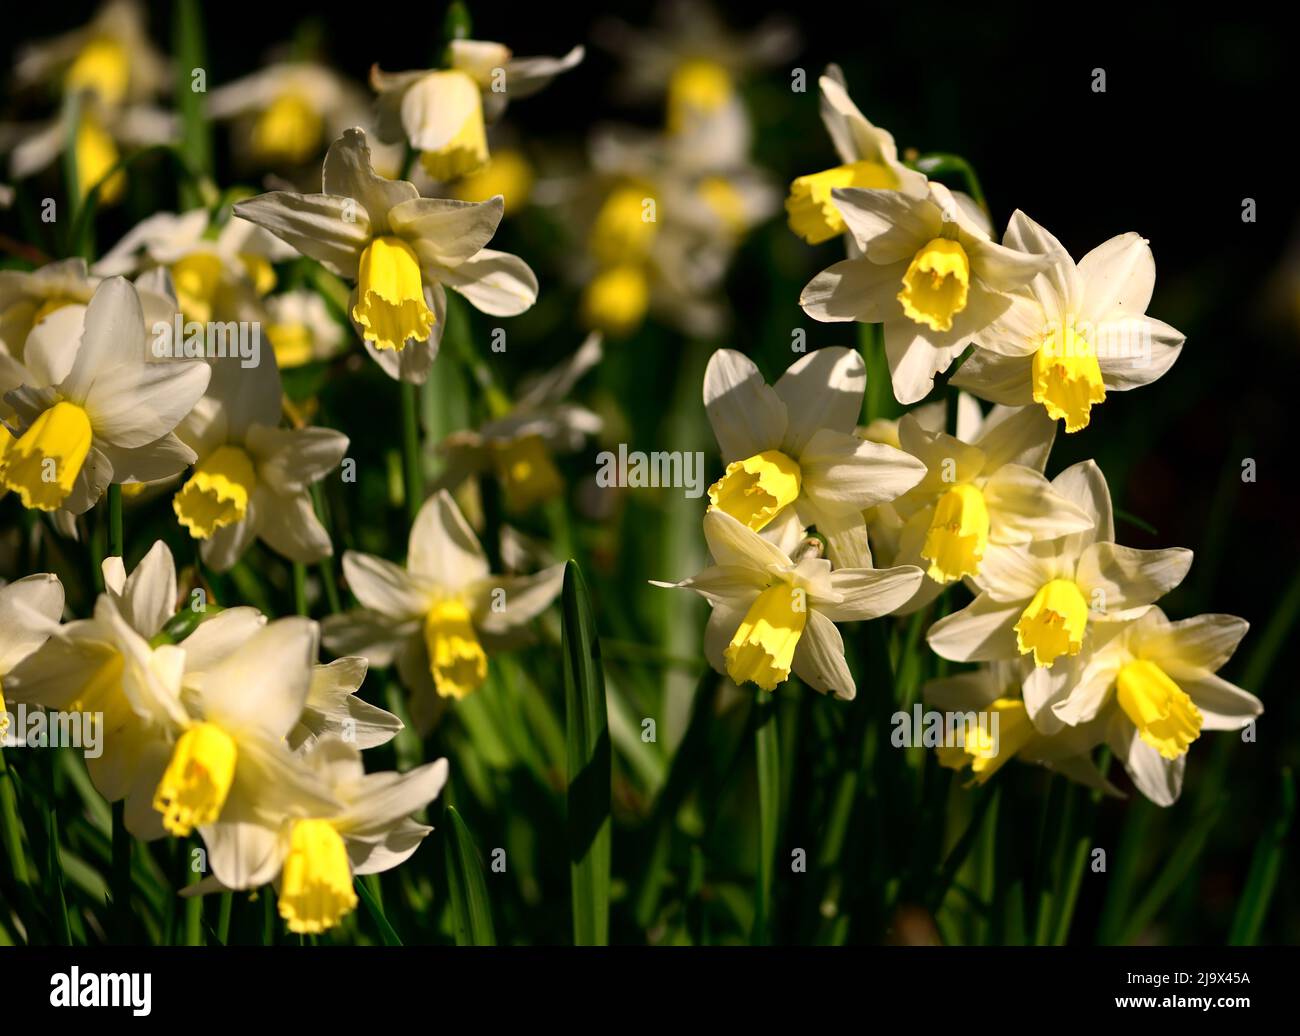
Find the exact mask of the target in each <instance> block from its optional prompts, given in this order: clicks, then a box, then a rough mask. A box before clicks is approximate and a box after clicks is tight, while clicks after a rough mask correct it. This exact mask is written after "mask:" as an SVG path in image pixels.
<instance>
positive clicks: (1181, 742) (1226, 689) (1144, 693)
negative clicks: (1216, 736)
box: [1026, 607, 1264, 806]
mask: <svg viewBox="0 0 1300 1036" xmlns="http://www.w3.org/2000/svg"><path fill="white" fill-rule="evenodd" d="M1247 628H1248V627H1247V624H1246V621H1245V620H1244V619H1239V618H1237V617H1235V616H1232V615H1198V616H1196V617H1194V618H1191V619H1183V620H1181V621H1179V622H1170V621H1169V619H1168V618H1166V616H1165V614H1164V612H1163V611H1161V610H1160V609H1159V608H1154V607H1153V608H1151V609H1150V610H1149V611H1147V612H1146V613H1145V614H1144V615H1142V616H1140V617H1138V618H1137V619H1134V620H1132V621H1128V622H1116V623H1106V624H1104V627H1103V629H1101V630H1099V632H1098V634H1097V637H1096V640H1097V642H1098V643H1097V646H1095V648H1094V650H1093V651H1092V652H1091V653H1090V654H1089V656H1088V658H1087V660H1086V661H1085V662H1084V663H1083V664H1082V665H1080V666H1079V667H1077V669H1076V672H1075V678H1074V679H1073V680H1071V681H1069V682H1067V683H1065V684H1063V685H1060V686H1056V687H1043V688H1042V689H1041V693H1040V694H1038V695H1037V696H1035V697H1034V698H1032V699H1031V698H1030V697H1029V696H1028V695H1027V697H1026V700H1027V703H1029V704H1031V706H1032V707H1033V708H1034V710H1035V713H1036V715H1037V721H1038V722H1039V723H1040V725H1048V726H1051V727H1054V728H1055V727H1059V726H1061V725H1062V724H1064V725H1066V729H1069V728H1071V727H1076V726H1078V727H1085V726H1091V727H1093V728H1096V729H1097V731H1098V733H1097V738H1098V739H1100V738H1102V737H1104V738H1105V741H1106V743H1107V744H1109V745H1110V747H1111V749H1112V750H1113V751H1114V752H1115V754H1116V756H1117V757H1118V758H1119V759H1120V760H1122V761H1123V763H1124V768H1125V770H1127V771H1128V775H1129V777H1131V778H1132V780H1133V783H1134V784H1136V785H1137V786H1138V789H1139V790H1140V791H1141V792H1142V794H1143V795H1145V796H1146V797H1147V798H1149V799H1150V800H1151V801H1152V802H1154V803H1156V804H1157V805H1160V806H1168V805H1171V804H1172V803H1173V802H1175V801H1176V800H1177V798H1178V794H1179V792H1180V791H1181V789H1182V783H1183V769H1184V766H1185V765H1186V762H1187V752H1188V749H1189V748H1190V746H1191V744H1192V742H1193V741H1196V740H1197V739H1198V738H1199V737H1200V736H1201V734H1202V732H1203V731H1206V730H1240V729H1241V728H1242V727H1245V726H1247V725H1248V724H1250V723H1251V722H1252V721H1253V720H1254V719H1255V717H1256V716H1258V715H1260V714H1261V713H1262V712H1263V711H1264V706H1263V705H1262V704H1261V703H1260V701H1259V699H1258V698H1256V697H1255V696H1254V695H1253V694H1250V693H1249V692H1247V691H1244V690H1242V689H1241V688H1240V687H1237V686H1236V685H1235V684H1231V683H1229V682H1228V681H1227V680H1224V679H1222V678H1221V677H1219V676H1216V675H1215V674H1216V673H1217V672H1218V670H1219V669H1221V668H1222V667H1223V666H1224V665H1226V664H1227V662H1228V659H1230V658H1231V657H1232V654H1233V652H1234V651H1235V650H1236V649H1237V644H1238V643H1240V641H1241V638H1242V637H1244V636H1245V635H1246V630H1247Z"/></svg>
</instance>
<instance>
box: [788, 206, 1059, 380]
mask: <svg viewBox="0 0 1300 1036" xmlns="http://www.w3.org/2000/svg"><path fill="white" fill-rule="evenodd" d="M831 198H832V200H833V201H834V203H835V206H836V208H837V209H838V210H839V212H840V215H841V216H843V218H844V222H845V225H846V226H847V227H848V229H849V232H850V233H851V234H852V235H853V241H854V244H855V246H856V247H857V249H858V250H859V251H860V252H861V256H859V257H854V258H850V259H845V260H843V261H842V262H839V263H836V264H835V265H834V266H831V267H829V268H828V269H826V270H823V271H822V272H821V273H819V274H818V275H817V276H816V277H814V278H813V279H812V281H810V282H809V284H808V286H807V287H805V288H804V290H803V294H802V295H800V297H799V305H801V306H802V307H803V310H804V312H805V313H807V314H808V315H809V316H810V317H813V318H814V319H816V320H829V321H836V320H857V321H861V322H864V323H883V324H884V325H885V353H886V356H887V357H888V360H889V372H890V376H891V378H892V379H893V383H894V396H895V397H896V398H897V399H898V401H899V402H900V403H904V404H910V403H915V402H917V401H918V400H920V399H921V398H922V397H924V396H925V395H926V393H928V392H929V391H930V389H931V388H932V387H933V385H934V376H935V374H936V373H938V372H940V371H945V370H947V369H948V366H949V364H951V363H952V361H953V360H954V359H956V357H957V355H958V354H959V353H960V352H961V351H962V349H964V348H965V346H966V344H967V343H968V342H969V341H970V340H971V339H972V338H974V337H975V336H977V335H979V334H980V333H981V332H983V331H985V330H986V329H987V328H988V327H989V325H990V324H992V323H993V321H994V320H995V319H996V318H997V317H999V316H1001V315H1002V313H1003V312H1005V311H1006V310H1007V308H1008V307H1009V306H1010V305H1011V299H1010V296H1009V294H1008V293H1010V292H1013V291H1015V290H1016V289H1017V288H1022V287H1024V286H1025V285H1026V284H1028V283H1029V281H1030V280H1031V279H1032V278H1033V276H1034V275H1035V274H1036V273H1038V272H1039V271H1040V270H1042V269H1044V268H1045V267H1046V266H1047V265H1048V260H1047V259H1045V258H1043V257H1040V256H1036V255H1030V254H1028V253H1025V252H1020V251H1016V250H1014V249H1011V248H1008V247H1005V246H1003V245H999V244H997V243H996V242H994V241H991V240H990V239H989V235H988V231H987V229H986V223H985V218H984V216H983V213H980V212H978V210H977V209H976V207H975V205H974V203H973V202H971V201H970V199H969V198H967V197H965V196H964V195H959V194H954V193H953V192H951V191H949V190H948V189H947V188H946V187H943V186H942V185H940V184H937V183H931V184H929V186H928V189H926V188H921V189H914V188H912V187H909V186H907V185H904V186H903V188H901V189H898V190H869V189H866V188H858V187H835V188H832V190H831Z"/></svg>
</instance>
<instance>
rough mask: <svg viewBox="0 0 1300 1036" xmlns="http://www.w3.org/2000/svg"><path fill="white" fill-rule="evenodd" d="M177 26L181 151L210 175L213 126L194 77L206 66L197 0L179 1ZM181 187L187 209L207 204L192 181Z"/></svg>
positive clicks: (177, 5) (183, 203)
mask: <svg viewBox="0 0 1300 1036" xmlns="http://www.w3.org/2000/svg"><path fill="white" fill-rule="evenodd" d="M175 27H176V28H175V33H174V37H173V41H172V43H173V46H172V49H173V51H174V52H175V54H176V108H177V111H178V113H179V114H180V117H181V144H180V146H181V152H182V153H183V154H184V155H185V158H186V160H187V161H188V162H189V165H190V167H191V168H192V169H194V170H196V171H197V172H199V173H202V174H204V175H207V174H209V173H210V172H211V170H212V128H211V126H210V125H209V124H208V118H207V114H206V112H205V111H204V105H203V102H204V99H205V98H206V96H207V95H206V93H200V92H197V91H195V89H194V83H193V79H192V78H191V77H192V76H193V74H194V72H195V70H196V69H206V68H207V59H206V58H205V56H204V49H205V48H204V44H203V19H202V14H201V8H200V5H199V3H198V0H176V21H175ZM204 74H205V75H206V72H205V73H204ZM181 187H182V191H181V204H182V206H183V207H184V208H187V209H190V208H194V207H196V206H198V205H202V204H205V200H204V198H203V197H202V195H201V193H200V192H199V191H197V190H196V188H195V185H194V184H193V183H192V182H191V183H182V184H181Z"/></svg>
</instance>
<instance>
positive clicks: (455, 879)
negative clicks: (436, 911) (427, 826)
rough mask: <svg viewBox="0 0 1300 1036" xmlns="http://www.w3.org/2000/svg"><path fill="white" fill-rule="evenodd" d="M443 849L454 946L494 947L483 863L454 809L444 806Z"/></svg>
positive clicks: (490, 910)
mask: <svg viewBox="0 0 1300 1036" xmlns="http://www.w3.org/2000/svg"><path fill="white" fill-rule="evenodd" d="M446 816H447V822H446V825H445V831H444V839H445V840H444V843H443V849H444V852H445V854H446V860H447V891H448V894H449V895H450V897H451V914H452V918H453V919H454V921H455V925H456V945H458V946H495V945H496V934H495V932H494V931H493V928H492V907H491V904H490V903H489V902H488V893H487V882H486V880H485V878H484V875H483V860H482V859H481V858H480V856H479V852H478V847H477V846H476V845H475V844H474V839H473V837H472V836H471V835H470V833H469V828H468V827H466V826H465V821H463V820H462V819H461V817H460V814H459V813H457V812H456V809H455V807H453V806H448V807H447V814H446Z"/></svg>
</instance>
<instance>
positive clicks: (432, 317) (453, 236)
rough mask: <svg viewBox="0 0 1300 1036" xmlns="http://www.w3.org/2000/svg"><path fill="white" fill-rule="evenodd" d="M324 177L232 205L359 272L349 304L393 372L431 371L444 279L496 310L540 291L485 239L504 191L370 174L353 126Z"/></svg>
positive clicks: (307, 250)
mask: <svg viewBox="0 0 1300 1036" xmlns="http://www.w3.org/2000/svg"><path fill="white" fill-rule="evenodd" d="M323 179H324V193H322V194H295V193H293V192H290V191H273V192H272V193H270V194H263V195H259V196H258V197H256V198H251V199H249V200H247V201H242V202H239V203H238V204H237V205H236V206H235V213H236V215H239V216H241V217H243V218H244V219H247V220H250V221H251V222H253V223H256V224H258V225H259V226H263V227H265V228H266V229H268V230H270V231H271V232H272V233H273V234H275V235H276V236H277V237H280V238H281V239H282V240H284V241H286V242H287V243H289V244H290V245H292V246H293V247H294V248H296V249H297V250H298V251H300V252H301V253H302V254H303V255H307V256H310V257H312V258H313V259H317V260H319V261H320V262H321V263H323V264H324V265H325V266H326V267H328V268H329V269H330V270H332V271H333V272H334V273H337V274H338V275H339V276H341V277H346V278H348V279H349V280H355V281H356V283H357V287H356V291H355V292H354V293H353V297H352V300H351V302H350V303H349V306H348V310H349V312H350V314H351V316H352V320H353V323H354V325H355V327H356V329H357V333H358V334H359V335H360V336H361V337H362V339H363V340H364V341H365V345H366V350H367V351H368V352H369V353H370V355H371V356H372V357H374V359H375V360H376V362H378V363H379V365H380V366H381V367H383V369H384V371H385V373H387V374H388V375H389V376H390V377H393V378H400V379H401V380H404V381H412V382H423V381H424V380H425V379H426V378H427V377H428V375H429V368H430V366H431V365H432V364H433V360H434V357H435V356H436V355H437V351H438V343H439V342H440V341H441V339H442V331H443V325H444V323H445V316H446V301H447V298H446V294H445V290H444V286H445V287H450V288H453V289H454V290H456V291H459V292H460V293H461V294H462V295H464V296H465V297H466V298H467V299H468V300H469V301H470V302H471V303H473V305H474V306H475V307H477V308H478V309H480V310H482V311H483V312H484V313H490V314H492V315H494V316H513V315H515V314H518V313H522V312H523V311H524V310H526V309H528V307H529V306H531V305H532V304H533V302H534V301H536V299H537V278H536V277H535V276H534V275H533V271H532V270H530V269H529V268H528V266H527V264H526V263H524V261H523V260H522V259H519V258H518V257H517V256H513V255H509V254H507V253H505V252H495V251H492V250H491V249H488V248H484V247H483V246H484V245H486V244H487V242H488V241H489V240H491V238H492V235H493V234H494V233H495V232H496V228H497V225H498V224H499V223H500V222H501V213H502V202H501V199H500V198H493V199H492V200H491V201H487V202H483V203H481V204H471V203H468V202H461V201H454V200H452V199H448V198H421V197H420V196H419V192H418V191H417V190H416V188H415V185H414V184H411V183H408V182H406V181H404V180H385V179H384V178H383V177H381V176H378V175H376V173H375V171H374V169H373V168H372V167H371V163H370V149H369V148H368V147H367V146H366V136H365V133H363V132H362V131H361V130H359V129H350V130H348V131H347V132H345V133H344V134H343V136H341V137H340V138H339V139H338V140H336V141H335V142H334V143H333V144H332V145H331V146H330V149H329V152H328V154H326V156H325V167H324V178H323Z"/></svg>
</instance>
